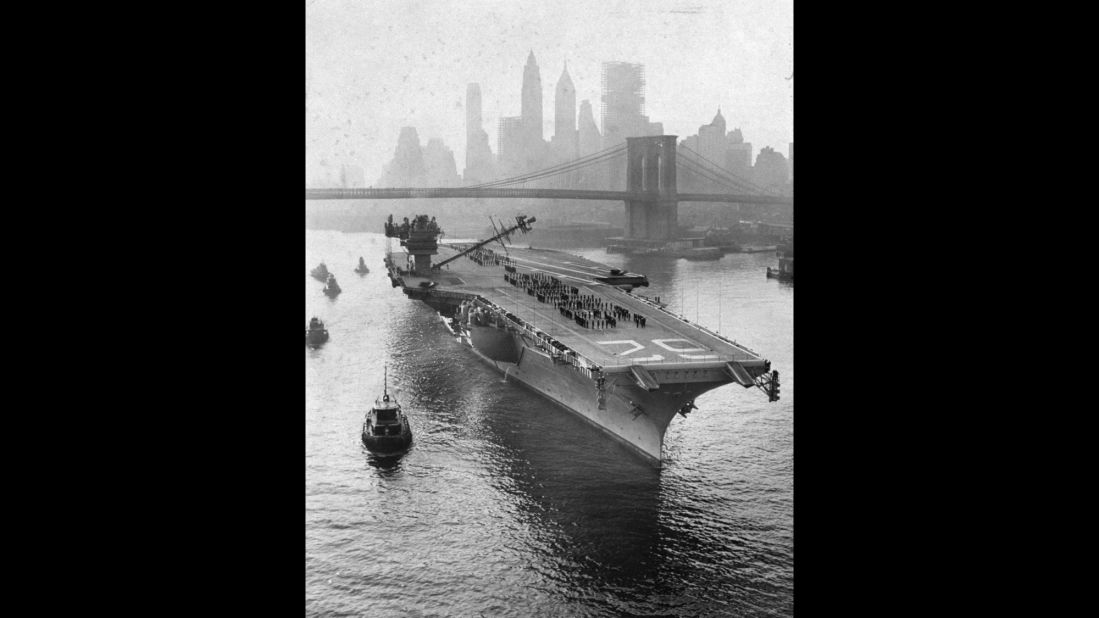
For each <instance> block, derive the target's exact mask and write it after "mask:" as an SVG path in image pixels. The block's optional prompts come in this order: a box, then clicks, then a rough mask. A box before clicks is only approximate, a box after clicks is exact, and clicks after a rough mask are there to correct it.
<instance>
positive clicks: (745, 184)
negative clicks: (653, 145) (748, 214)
mask: <svg viewBox="0 0 1099 618" xmlns="http://www.w3.org/2000/svg"><path fill="white" fill-rule="evenodd" d="M683 150H684V151H686V152H689V153H691V154H692V155H694V156H695V157H697V158H698V159H700V160H701V161H704V162H705V163H706V164H708V166H709V167H710V168H711V172H712V173H714V174H716V175H718V176H721V177H723V178H725V179H726V180H728V181H729V182H731V183H733V184H734V185H736V186H737V187H738V188H740V189H741V190H748V191H751V192H754V193H759V194H761V195H763V194H766V193H768V191H767V190H765V189H764V188H763V187H760V186H758V185H756V184H755V183H753V182H750V181H748V180H745V179H743V178H741V177H739V176H737V175H736V174H733V173H732V172H730V171H728V170H726V169H724V168H722V167H721V166H719V165H718V164H716V163H714V162H713V161H711V160H710V159H708V158H706V157H705V156H703V155H702V154H701V153H699V152H697V151H695V150H694V149H693V148H691V147H690V146H687V145H686V144H683ZM685 160H687V161H689V160H690V159H685ZM696 163H699V165H702V164H701V163H700V162H697V161H696Z"/></svg>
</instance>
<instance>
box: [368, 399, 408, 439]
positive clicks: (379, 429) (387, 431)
mask: <svg viewBox="0 0 1099 618" xmlns="http://www.w3.org/2000/svg"><path fill="white" fill-rule="evenodd" d="M397 410H398V408H397V407H396V405H395V404H394V403H390V401H389V395H386V396H384V397H383V398H382V400H381V401H376V402H375V403H374V423H373V427H371V433H372V434H373V435H375V436H399V435H401V419H400V418H399V417H398V416H397Z"/></svg>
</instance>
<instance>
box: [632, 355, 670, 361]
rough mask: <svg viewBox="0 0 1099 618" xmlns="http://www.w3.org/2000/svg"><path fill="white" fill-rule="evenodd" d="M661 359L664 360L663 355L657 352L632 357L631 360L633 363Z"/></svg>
mask: <svg viewBox="0 0 1099 618" xmlns="http://www.w3.org/2000/svg"><path fill="white" fill-rule="evenodd" d="M662 360H664V357H663V356H661V355H659V354H653V355H652V356H646V357H645V358H635V359H633V361H634V362H635V363H643V362H646V361H662Z"/></svg>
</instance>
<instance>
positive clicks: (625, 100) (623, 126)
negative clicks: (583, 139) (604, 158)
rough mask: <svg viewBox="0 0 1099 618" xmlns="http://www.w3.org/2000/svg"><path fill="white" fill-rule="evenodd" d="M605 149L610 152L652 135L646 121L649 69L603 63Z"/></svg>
mask: <svg viewBox="0 0 1099 618" xmlns="http://www.w3.org/2000/svg"><path fill="white" fill-rule="evenodd" d="M602 78H603V118H602V122H603V147H604V148H610V147H611V146H617V145H618V144H621V143H623V142H625V141H626V138H627V137H641V136H644V135H646V134H647V132H648V118H646V117H645V115H644V114H645V67H644V66H643V65H640V64H633V63H629V62H604V63H603V71H602Z"/></svg>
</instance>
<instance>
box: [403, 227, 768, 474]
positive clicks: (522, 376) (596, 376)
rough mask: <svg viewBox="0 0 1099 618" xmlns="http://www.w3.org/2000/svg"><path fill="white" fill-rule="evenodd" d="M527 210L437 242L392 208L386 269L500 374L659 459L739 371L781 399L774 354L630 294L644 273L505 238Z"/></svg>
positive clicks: (740, 380) (739, 378) (747, 383)
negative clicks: (484, 235) (488, 230)
mask: <svg viewBox="0 0 1099 618" xmlns="http://www.w3.org/2000/svg"><path fill="white" fill-rule="evenodd" d="M534 222H535V219H534V218H530V219H529V220H528V219H527V218H526V217H522V216H520V217H516V224H515V225H511V226H503V225H501V226H500V227H501V228H502V229H499V230H498V231H497V233H496V234H494V235H493V236H492V237H490V238H489V239H488V240H484V241H480V242H476V243H451V244H439V242H438V240H439V237H440V235H441V234H442V229H441V228H440V227H439V225H438V224H437V223H436V222H435V219H434V218H431V219H430V220H429V219H428V217H427V216H426V215H420V216H417V217H415V219H414V220H413V221H411V222H409V221H408V219H405V221H404V223H403V224H397V223H394V222H393V220H392V216H391V217H390V218H389V221H387V222H386V223H385V233H386V236H387V242H388V244H389V248H388V249H387V252H386V257H385V264H386V269H387V271H388V274H389V279H390V281H391V282H392V284H393V286H394V287H401V288H402V289H403V291H404V293H405V294H406V295H407V296H408V297H409V298H412V299H415V300H420V301H423V302H424V303H427V304H428V305H429V306H430V307H432V308H433V309H435V310H437V311H438V312H439V315H440V317H441V318H442V322H443V324H444V325H445V326H446V328H448V329H449V330H450V331H451V333H452V334H453V335H454V336H455V337H457V338H458V339H459V341H461V342H462V343H463V344H466V345H468V346H469V347H470V348H471V350H472V353H473V354H475V355H476V356H477V357H479V358H481V359H482V360H484V361H485V362H487V363H488V364H490V365H492V366H493V367H496V369H498V370H499V371H500V372H501V373H503V374H504V376H505V379H506V380H509V381H512V380H513V381H515V382H519V383H521V384H523V385H524V386H526V387H528V388H530V389H532V390H534V391H536V392H538V393H540V394H542V395H544V396H545V397H547V398H549V399H551V400H553V401H554V402H556V403H558V404H560V405H561V406H563V407H564V408H566V409H568V410H570V411H572V412H574V413H576V414H578V415H579V416H581V417H583V418H584V419H587V420H588V421H590V422H591V423H593V424H594V425H596V426H597V427H599V428H601V429H603V430H604V431H605V432H607V433H608V434H610V435H611V436H613V437H615V438H617V439H619V440H621V441H622V442H624V443H626V444H628V445H629V446H631V447H633V448H634V449H635V450H636V451H637V452H638V453H640V454H642V455H643V456H645V457H646V458H648V459H649V461H650V462H652V463H655V464H656V465H659V464H660V462H661V449H662V446H663V441H664V432H665V431H666V430H667V428H668V424H669V423H670V422H671V420H672V418H674V417H675V415H676V414H681V415H683V416H686V415H687V414H688V413H689V412H690V411H691V410H692V409H694V408H695V406H694V401H695V399H696V398H697V397H698V396H699V395H702V394H703V393H705V392H707V391H709V390H712V389H714V388H717V387H719V386H722V385H725V384H728V383H731V382H735V383H737V384H740V385H741V386H743V387H745V388H750V387H753V386H754V387H757V388H759V389H760V390H762V391H763V392H764V393H765V394H766V395H767V397H768V398H769V400H770V401H775V400H777V399H778V392H779V380H778V372H777V371H772V370H771V363H770V361H767V360H765V359H763V358H762V357H761V356H760V355H759V354H757V353H756V352H753V351H752V350H749V349H748V348H746V347H745V346H743V345H740V344H738V343H736V342H734V341H732V340H730V339H727V338H725V337H723V336H721V335H719V334H717V333H715V332H712V331H710V330H707V329H706V328H703V327H701V326H699V325H697V324H692V323H690V322H689V321H687V320H685V319H682V318H680V317H678V316H675V315H673V314H671V313H669V312H668V311H666V310H664V308H663V307H662V306H661V305H660V304H659V303H656V302H654V301H652V300H649V299H647V298H644V297H642V296H640V295H637V294H633V293H632V290H633V289H635V288H637V287H643V286H647V285H648V284H649V282H648V279H646V277H645V276H644V275H639V274H635V273H629V272H623V271H620V270H617V269H612V268H609V267H607V266H605V265H603V264H599V263H597V262H593V261H591V260H588V259H585V258H582V257H578V256H574V255H569V254H566V253H561V252H558V251H551V250H544V249H530V248H528V249H521V248H517V247H514V246H508V245H507V244H505V242H504V241H505V240H510V236H511V235H512V234H515V233H525V232H527V231H529V230H530V229H531V224H532V223H534ZM394 240H399V241H400V249H399V250H394V249H395V247H393V244H394V243H393V241H394ZM493 243H498V244H493ZM433 258H437V259H434V260H433ZM440 328H441V327H440Z"/></svg>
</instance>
